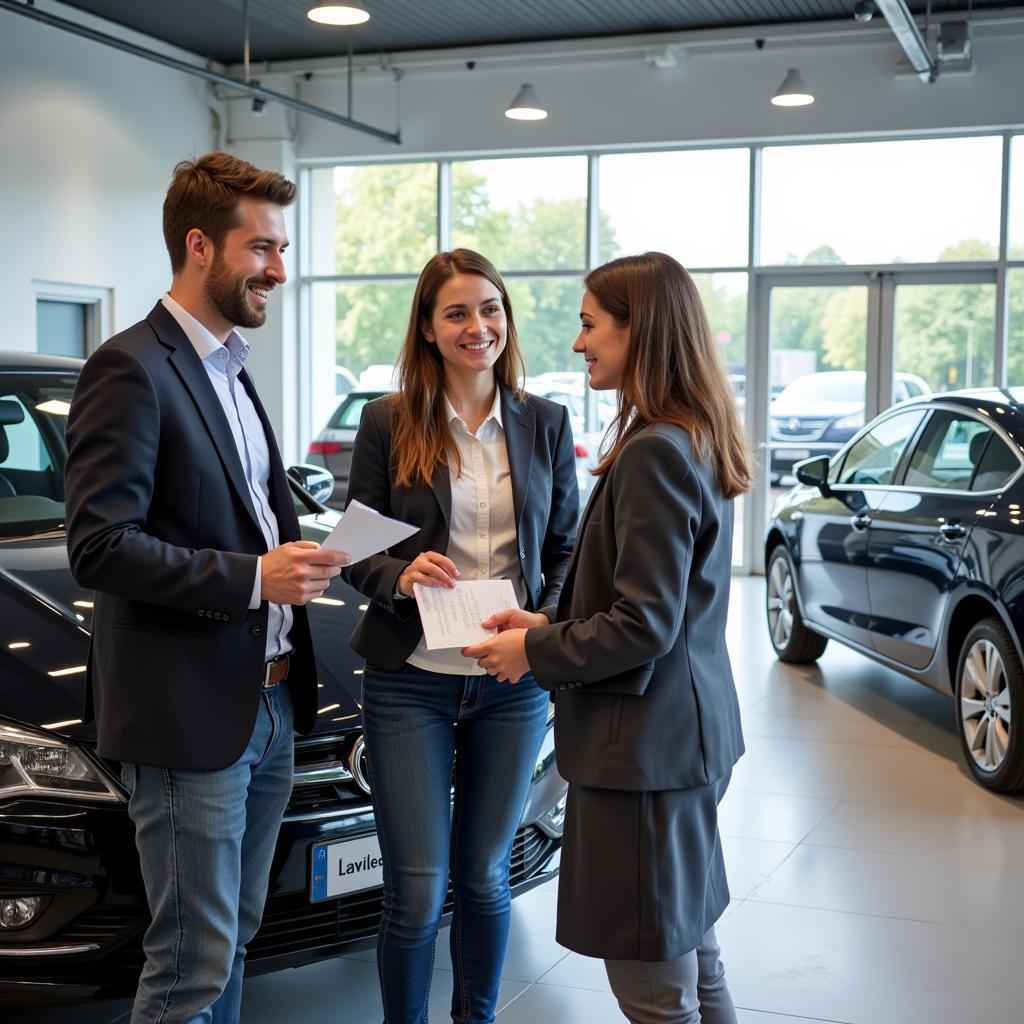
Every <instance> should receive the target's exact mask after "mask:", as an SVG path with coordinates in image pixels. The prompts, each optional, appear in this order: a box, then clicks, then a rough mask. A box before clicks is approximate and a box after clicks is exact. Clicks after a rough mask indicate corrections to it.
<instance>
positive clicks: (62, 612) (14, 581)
mask: <svg viewBox="0 0 1024 1024" xmlns="http://www.w3.org/2000/svg"><path fill="white" fill-rule="evenodd" d="M320 518H321V517H305V518H304V520H303V527H304V529H303V532H304V534H305V535H307V536H310V537H311V538H313V537H317V538H318V537H320V536H322V535H323V533H324V531H325V529H326V527H327V523H326V522H325V523H323V524H321V523H320V522H318V520H319V519H320ZM325 519H326V517H325ZM65 545H66V538H65V536H64V534H63V533H53V534H49V535H46V536H43V537H32V538H26V539H19V540H3V541H0V718H7V719H14V720H15V721H18V722H21V723H23V724H25V725H31V726H36V727H43V728H46V729H49V730H50V731H52V732H55V733H59V734H61V735H64V736H69V737H71V738H72V739H75V740H79V741H82V742H85V743H91V742H93V741H94V740H95V736H96V732H95V726H94V725H93V723H91V722H90V723H89V724H87V725H86V724H84V723H83V722H82V720H81V719H82V707H83V699H84V695H85V665H86V659H87V656H88V649H89V631H90V627H91V621H92V601H93V595H92V593H91V592H90V591H88V590H84V589H83V588H82V587H80V586H78V584H77V583H76V582H75V580H74V578H73V577H72V575H71V570H70V568H69V566H68V556H67V549H66V546H65ZM324 598H325V599H326V600H325V601H323V602H321V603H317V604H314V605H310V606H309V617H310V625H311V627H312V630H313V639H314V644H315V646H316V653H317V668H318V673H319V680H320V684H319V685H320V690H319V694H320V696H319V699H318V702H317V707H318V708H320V709H322V711H321V713H320V714H319V715H318V716H317V724H316V727H315V732H317V733H330V732H340V731H345V730H347V729H349V728H351V727H353V726H354V725H357V724H358V723H359V703H358V698H359V691H360V682H361V679H362V673H361V670H362V663H361V661H360V660H359V659H358V658H357V657H356V655H355V654H354V653H353V652H352V650H351V649H350V648H349V646H348V638H349V635H350V633H351V627H352V625H354V623H355V622H356V621H357V620H358V617H359V615H360V614H361V612H360V610H359V604H360V603H365V602H364V600H363V599H362V598H361V597H360V595H358V594H356V593H355V591H352V590H351V589H350V588H348V587H347V586H345V584H343V583H341V582H340V581H339V580H333V581H332V584H331V587H330V589H329V590H328V592H327V593H326V594H325V595H324Z"/></svg>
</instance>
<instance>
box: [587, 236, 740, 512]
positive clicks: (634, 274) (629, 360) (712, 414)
mask: <svg viewBox="0 0 1024 1024" xmlns="http://www.w3.org/2000/svg"><path fill="white" fill-rule="evenodd" d="M584 283H585V285H586V287H587V290H588V291H589V292H590V294H591V295H593V297H594V299H595V300H596V301H597V303H598V305H599V306H600V307H601V308H602V309H603V310H604V311H605V312H606V313H609V314H610V315H611V316H612V318H613V319H614V320H615V321H616V322H617V323H618V324H620V325H621V326H627V325H628V327H629V347H628V349H627V350H626V361H625V364H624V366H623V370H622V387H621V390H620V394H619V408H618V414H617V415H616V417H615V420H614V431H613V437H614V441H613V443H612V447H611V448H610V449H609V451H608V452H607V454H605V455H604V457H603V458H602V459H601V462H600V464H599V465H598V467H597V469H596V470H595V471H594V472H595V473H597V474H601V473H606V472H607V471H608V469H609V468H610V467H611V465H612V463H613V462H614V461H615V459H616V458H617V457H618V456H619V454H620V453H621V451H622V446H623V445H624V444H625V443H626V440H627V439H628V438H629V436H630V435H631V433H632V432H633V431H635V430H636V429H638V428H639V427H640V426H642V425H644V424H646V423H675V424H677V425H678V426H680V427H682V428H683V429H684V430H685V431H686V432H687V433H688V434H689V435H690V441H691V443H692V444H693V449H694V452H695V453H696V455H697V457H698V458H699V459H700V460H701V461H702V462H708V461H710V463H711V464H712V466H713V467H714V470H715V476H716V477H717V479H718V483H719V486H720V487H721V488H722V493H723V494H724V495H725V497H727V498H735V497H737V496H738V495H740V494H743V493H744V492H745V491H748V490H750V487H751V484H752V482H753V465H752V460H751V454H750V448H749V445H748V444H747V440H746V437H745V435H744V432H743V427H742V425H741V424H740V419H739V416H738V414H737V412H736V402H735V400H734V399H733V395H732V389H731V388H730V386H729V381H728V378H727V377H726V375H725V370H724V369H723V367H722V362H721V358H720V357H719V355H718V349H717V347H716V345H715V341H714V339H713V338H712V336H711V329H710V327H709V326H708V318H707V314H706V313H705V312H704V304H703V303H702V302H701V300H700V294H699V292H698V291H697V286H696V285H695V284H694V281H693V278H692V277H691V276H690V275H689V274H688V273H687V272H686V270H685V269H684V268H683V267H682V266H681V265H680V264H679V263H677V262H676V261H675V260H674V259H672V257H671V256H666V255H665V254H664V253H661V252H647V253H643V254H642V255H640V256H623V257H622V258H620V259H617V260H612V262H611V263H606V264H605V265H604V266H602V267H598V268H597V269H596V270H592V271H591V272H590V273H589V274H588V275H587V277H586V278H585V281H584Z"/></svg>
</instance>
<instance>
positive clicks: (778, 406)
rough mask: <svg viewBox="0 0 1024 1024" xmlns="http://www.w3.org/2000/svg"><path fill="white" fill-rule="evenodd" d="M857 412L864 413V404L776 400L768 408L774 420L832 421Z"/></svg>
mask: <svg viewBox="0 0 1024 1024" xmlns="http://www.w3.org/2000/svg"><path fill="white" fill-rule="evenodd" d="M855 412H860V413H862V412H864V403H863V402H826V401H821V402H786V401H784V400H783V399H776V400H775V401H774V402H772V404H771V405H770V406H768V415H769V416H771V418H772V419H793V418H797V419H800V418H806V419H817V420H821V419H832V418H834V417H838V416H851V415H853V413H855Z"/></svg>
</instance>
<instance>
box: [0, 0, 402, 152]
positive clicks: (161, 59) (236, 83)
mask: <svg viewBox="0 0 1024 1024" xmlns="http://www.w3.org/2000/svg"><path fill="white" fill-rule="evenodd" d="M0 10H4V11H10V12H11V13H12V14H20V15H23V16H24V17H26V18H31V19H32V20H33V21H38V22H41V23H42V24H44V25H49V26H51V27H52V28H59V29H62V30H63V31H65V32H70V33H72V35H76V36H80V37H81V38H83V39H90V40H92V41H93V42H94V43H101V44H102V45H104V46H110V47H113V48H114V49H115V50H121V51H122V52H123V53H130V54H132V56H135V57H141V58H142V59H143V60H148V61H152V62H153V63H154V64H162V65H163V66H164V67H168V68H173V69H174V70H175V71H183V72H184V73H185V74H187V75H195V77H196V78H203V79H205V80H206V81H207V82H215V83H216V84H217V85H223V86H227V87H228V88H230V89H235V90H237V91H238V92H240V93H242V94H243V95H246V96H252V97H254V98H258V99H263V100H269V101H271V102H273V103H280V104H281V105H282V106H285V107H289V108H291V109H292V110H297V111H298V112H299V113H300V114H309V115H310V117H318V118H320V119H321V120H323V121H330V122H331V123H332V124H337V125H340V126H341V127H342V128H351V129H353V131H357V132H364V133H365V134H367V135H373V136H374V137H375V138H378V139H383V140H384V141H385V142H393V143H395V145H396V146H397V145H401V142H402V135H401V133H400V132H388V131H384V130H383V129H382V128H376V127H374V126H373V125H372V124H364V123H363V122H362V121H355V120H353V119H352V118H351V117H345V116H343V115H342V114H335V113H334V112H333V111H331V110H325V109H324V108H323V107H317V106H314V105H313V104H312V103H306V102H304V101H303V100H300V99H296V98H295V97H293V96H286V95H285V94H284V93H280V92H275V91H274V90H273V89H265V88H263V86H261V85H254V84H251V83H249V82H245V81H243V80H242V79H240V78H232V77H231V76H230V75H222V74H220V73H219V72H217V71H212V70H210V69H209V68H203V67H199V66H198V65H196V64H189V62H188V61H185V60H180V59H179V58H177V57H171V56H168V55H166V54H163V53H157V52H156V51H155V50H148V49H146V48H145V47H144V46H137V45H136V44H135V43H129V42H128V41H127V40H124V39H118V38H117V37H116V36H111V35H108V34H107V33H106V32H100V31H98V30H96V29H93V28H88V27H87V26H85V25H80V24H78V23H77V22H74V21H69V20H67V19H66V18H60V17H58V16H57V15H55V14H49V13H48V12H46V11H41V10H39V9H38V8H37V7H34V6H32V4H31V0H30V2H29V3H19V2H17V0H0Z"/></svg>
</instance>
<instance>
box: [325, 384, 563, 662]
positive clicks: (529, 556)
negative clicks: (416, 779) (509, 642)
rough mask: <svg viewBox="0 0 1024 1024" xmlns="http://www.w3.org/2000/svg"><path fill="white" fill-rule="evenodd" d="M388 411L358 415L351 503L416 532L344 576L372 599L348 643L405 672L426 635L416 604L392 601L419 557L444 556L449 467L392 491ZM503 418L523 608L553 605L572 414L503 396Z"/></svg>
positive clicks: (539, 401)
mask: <svg viewBox="0 0 1024 1024" xmlns="http://www.w3.org/2000/svg"><path fill="white" fill-rule="evenodd" d="M388 403H389V398H388V396H384V397H383V398H378V399H375V400H374V401H372V402H369V403H368V404H367V405H366V407H365V408H364V409H363V414H362V418H361V419H360V421H359V431H358V433H357V434H356V440H355V446H354V448H353V451H352V468H351V470H350V471H349V485H348V494H347V500H348V501H351V500H352V499H353V498H356V499H358V500H359V501H361V502H362V503H363V504H364V505H369V506H370V507H371V508H374V509H376V510H377V511H378V512H382V513H384V514H385V515H388V516H394V517H395V518H396V519H401V520H403V521H405V522H407V523H415V524H416V525H418V526H419V527H420V530H419V532H418V533H414V534H413V535H412V536H411V537H409V538H408V539H407V540H404V541H402V543H401V544H396V545H395V546H394V547H393V548H391V549H390V550H389V551H388V552H386V553H384V554H380V555H372V556H371V557H370V558H366V559H364V560H363V561H361V562H357V563H356V564H355V565H352V566H347V567H346V568H344V569H342V575H343V576H344V578H345V579H346V580H347V581H348V582H349V583H350V584H351V585H352V586H353V587H355V588H356V590H358V591H360V592H361V593H363V594H365V595H366V596H367V597H368V598H370V605H369V607H368V608H367V610H366V612H365V613H364V615H363V617H362V619H361V620H360V623H359V625H358V626H357V627H356V630H355V632H354V633H353V635H352V640H351V644H352V648H353V649H354V650H355V651H356V652H357V653H358V654H360V655H361V656H362V657H363V658H365V659H366V660H367V661H368V662H370V664H372V665H377V666H379V667H380V668H385V669H391V670H394V669H398V668H401V666H402V665H404V664H405V660H406V658H408V657H409V655H410V654H412V652H413V651H414V650H415V648H416V645H417V644H418V643H419V642H420V638H421V637H422V635H423V627H422V626H421V625H420V616H419V611H418V610H417V607H416V602H415V601H412V600H401V599H399V600H394V594H395V587H396V585H397V583H398V577H399V576H401V574H402V572H403V571H404V570H405V568H406V566H407V565H408V564H409V563H410V562H411V561H412V560H413V559H414V558H415V557H416V556H417V555H418V554H420V553H421V552H423V551H440V552H442V553H443V552H445V551H446V550H447V549H448V537H449V524H450V522H451V511H452V494H451V480H450V476H449V471H448V467H447V466H441V465H439V466H438V467H437V468H436V469H435V471H434V475H433V478H432V480H431V483H430V486H429V487H426V486H424V485H422V484H418V485H416V486H413V487H397V486H396V485H395V480H394V471H393V462H392V453H391V429H390V426H389V423H388ZM501 416H502V423H503V428H504V432H505V444H506V448H507V450H508V462H509V470H510V473H511V477H512V500H513V504H514V511H515V521H516V531H517V535H518V538H519V564H520V565H521V567H522V571H523V580H524V581H525V584H526V589H527V591H528V592H529V600H528V605H527V607H528V608H530V609H531V610H533V609H537V608H541V607H543V606H544V605H552V606H553V605H554V603H555V601H557V600H558V594H559V592H560V590H561V588H562V580H563V579H564V577H565V572H566V568H567V567H568V564H569V555H570V554H571V552H572V542H573V538H574V537H575V535H576V520H577V519H578V517H579V507H580V506H579V489H578V487H577V484H576V465H575V453H574V449H573V440H572V427H571V425H570V423H569V413H568V411H567V410H566V409H565V408H564V407H563V406H561V405H558V404H557V403H555V402H551V401H548V400H547V399H546V398H537V397H535V396H533V395H526V396H525V398H524V399H523V400H522V401H518V400H517V399H516V397H515V395H513V394H512V393H511V392H509V391H507V390H506V389H505V388H502V389H501Z"/></svg>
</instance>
